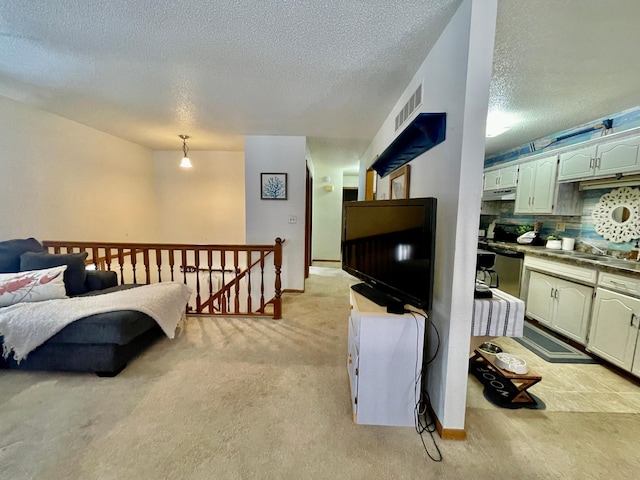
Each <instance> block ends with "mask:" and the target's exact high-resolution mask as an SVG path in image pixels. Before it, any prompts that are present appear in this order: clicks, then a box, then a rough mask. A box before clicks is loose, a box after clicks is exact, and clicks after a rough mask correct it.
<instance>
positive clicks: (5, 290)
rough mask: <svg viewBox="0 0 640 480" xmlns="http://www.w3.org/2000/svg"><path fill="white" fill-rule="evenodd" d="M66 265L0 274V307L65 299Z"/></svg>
mask: <svg viewBox="0 0 640 480" xmlns="http://www.w3.org/2000/svg"><path fill="white" fill-rule="evenodd" d="M66 269H67V266H66V265H63V266H61V267H54V268H48V269H46V270H34V271H31V272H18V273H0V307H7V306H9V305H13V304H16V303H19V302H40V301H42V300H51V299H54V298H66V297H67V296H66V295H65V288H64V271H65V270H66Z"/></svg>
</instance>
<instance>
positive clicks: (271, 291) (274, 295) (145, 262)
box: [42, 238, 284, 319]
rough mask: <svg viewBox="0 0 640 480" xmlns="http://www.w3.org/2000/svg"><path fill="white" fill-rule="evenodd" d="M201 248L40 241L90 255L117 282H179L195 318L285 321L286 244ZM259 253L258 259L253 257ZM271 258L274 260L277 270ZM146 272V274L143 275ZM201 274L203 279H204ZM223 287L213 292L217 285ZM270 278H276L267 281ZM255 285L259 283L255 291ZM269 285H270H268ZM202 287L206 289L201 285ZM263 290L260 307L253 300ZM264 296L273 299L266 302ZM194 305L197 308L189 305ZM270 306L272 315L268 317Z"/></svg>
mask: <svg viewBox="0 0 640 480" xmlns="http://www.w3.org/2000/svg"><path fill="white" fill-rule="evenodd" d="M283 243H284V240H282V239H280V238H277V239H276V241H275V244H273V245H201V244H178V243H119V242H77V241H52V240H47V241H44V242H42V244H43V246H44V247H45V248H46V249H47V251H49V252H53V253H74V252H87V254H88V256H87V260H86V264H87V265H92V266H93V267H94V268H95V269H97V270H110V271H115V272H116V274H118V279H119V283H120V284H123V283H138V282H141V283H142V282H144V283H145V284H149V283H155V277H156V275H157V282H162V281H168V280H170V281H176V280H175V274H176V273H182V276H181V277H182V278H180V281H182V282H184V283H185V284H188V285H189V286H190V287H191V288H192V289H193V295H192V299H191V300H190V301H189V305H187V313H189V314H194V315H259V316H265V315H272V316H273V318H274V319H279V318H282V299H281V295H282V290H281V288H282V287H281V278H280V276H281V268H282V244H283ZM255 255H257V259H254V258H255ZM267 257H269V258H272V259H273V263H272V265H273V269H271V266H270V265H268V264H269V263H270V262H267ZM142 268H144V272H143V271H142ZM201 274H203V275H204V278H203V279H201ZM218 276H219V277H221V278H220V285H217V286H216V288H215V289H214V288H213V285H214V283H217V282H218ZM269 277H272V278H269ZM255 282H258V283H259V285H258V289H259V290H256V286H255V285H254V283H255ZM265 282H268V283H265ZM203 284H204V285H203ZM258 292H259V296H260V298H259V302H258V304H259V306H258V307H257V308H256V307H254V304H255V302H254V300H257V298H256V299H254V298H253V297H254V296H256V295H257V293H258ZM265 295H268V296H269V299H268V300H265ZM192 303H193V305H191V304H192ZM269 307H271V308H272V313H269V312H268V310H269Z"/></svg>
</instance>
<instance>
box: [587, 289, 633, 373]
mask: <svg viewBox="0 0 640 480" xmlns="http://www.w3.org/2000/svg"><path fill="white" fill-rule="evenodd" d="M639 322H640V299H637V298H633V297H630V296H628V295H624V294H622V293H617V292H612V291H609V290H605V289H603V288H598V289H597V290H596V299H595V302H594V305H593V319H592V321H591V330H590V332H589V344H588V347H587V350H589V351H590V352H592V353H594V354H596V355H598V356H599V357H602V358H604V359H605V360H608V361H609V362H611V363H613V364H614V365H617V366H618V367H620V368H624V369H625V370H628V371H631V370H632V368H633V367H634V354H635V352H636V343H637V340H638V323H639ZM639 356H640V352H639ZM638 364H640V362H636V365H635V368H636V371H635V372H634V373H635V374H636V375H637V374H638V372H637V370H638Z"/></svg>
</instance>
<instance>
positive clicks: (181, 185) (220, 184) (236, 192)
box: [153, 150, 245, 244]
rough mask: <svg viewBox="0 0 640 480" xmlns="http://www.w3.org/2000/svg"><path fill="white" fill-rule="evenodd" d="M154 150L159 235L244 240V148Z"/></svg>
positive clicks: (225, 241) (166, 238) (226, 241)
mask: <svg viewBox="0 0 640 480" xmlns="http://www.w3.org/2000/svg"><path fill="white" fill-rule="evenodd" d="M181 158H182V152H178V151H156V152H153V161H154V166H155V185H156V205H157V208H158V211H159V212H161V215H160V217H159V220H158V234H159V237H160V238H161V239H162V241H163V242H169V243H208V244H244V243H245V186H244V153H243V152H211V151H208V152H198V151H193V150H192V151H190V152H189V158H190V159H191V163H192V164H193V168H180V166H179V162H180V159H181Z"/></svg>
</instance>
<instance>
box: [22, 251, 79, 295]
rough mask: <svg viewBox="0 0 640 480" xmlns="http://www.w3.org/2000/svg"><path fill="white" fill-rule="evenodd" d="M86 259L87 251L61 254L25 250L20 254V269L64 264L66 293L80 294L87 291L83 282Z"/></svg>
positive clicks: (34, 268)
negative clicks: (65, 267)
mask: <svg viewBox="0 0 640 480" xmlns="http://www.w3.org/2000/svg"><path fill="white" fill-rule="evenodd" d="M86 259H87V252H82V253H61V254H55V253H34V252H26V253H23V254H22V255H21V256H20V270H23V271H24V270H39V269H42V268H50V267H57V266H60V265H66V266H67V270H66V271H65V272H64V285H65V287H66V289H67V295H69V296H72V295H80V294H81V293H85V292H86V291H87V287H86V286H85V284H84V283H85V280H86V279H87V271H86V270H85V264H84V261H85V260H86Z"/></svg>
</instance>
